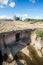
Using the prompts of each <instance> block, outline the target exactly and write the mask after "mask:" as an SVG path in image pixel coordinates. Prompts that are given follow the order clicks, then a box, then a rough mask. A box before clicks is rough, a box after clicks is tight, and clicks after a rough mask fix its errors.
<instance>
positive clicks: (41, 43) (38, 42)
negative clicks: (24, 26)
mask: <svg viewBox="0 0 43 65" xmlns="http://www.w3.org/2000/svg"><path fill="white" fill-rule="evenodd" d="M31 45H33V46H34V47H35V49H36V51H37V53H38V55H39V56H40V57H42V56H43V40H42V39H41V37H37V36H36V34H35V33H33V34H32V35H31Z"/></svg>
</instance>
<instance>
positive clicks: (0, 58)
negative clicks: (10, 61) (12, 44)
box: [0, 51, 3, 65]
mask: <svg viewBox="0 0 43 65" xmlns="http://www.w3.org/2000/svg"><path fill="white" fill-rule="evenodd" d="M2 62H3V56H2V52H1V51H0V65H2Z"/></svg>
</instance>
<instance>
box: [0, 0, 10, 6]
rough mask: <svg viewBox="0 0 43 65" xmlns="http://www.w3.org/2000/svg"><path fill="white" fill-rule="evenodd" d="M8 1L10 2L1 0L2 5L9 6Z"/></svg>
mask: <svg viewBox="0 0 43 65" xmlns="http://www.w3.org/2000/svg"><path fill="white" fill-rule="evenodd" d="M8 1H9V0H0V4H5V5H7V4H8Z"/></svg>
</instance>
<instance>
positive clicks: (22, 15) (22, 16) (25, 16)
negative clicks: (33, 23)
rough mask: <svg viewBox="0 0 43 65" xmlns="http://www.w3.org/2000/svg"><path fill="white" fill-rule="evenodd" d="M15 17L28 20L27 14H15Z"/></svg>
mask: <svg viewBox="0 0 43 65" xmlns="http://www.w3.org/2000/svg"><path fill="white" fill-rule="evenodd" d="M16 16H18V17H21V18H22V19H25V18H28V17H29V16H28V14H16Z"/></svg>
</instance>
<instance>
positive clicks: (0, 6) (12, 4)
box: [0, 0, 15, 8]
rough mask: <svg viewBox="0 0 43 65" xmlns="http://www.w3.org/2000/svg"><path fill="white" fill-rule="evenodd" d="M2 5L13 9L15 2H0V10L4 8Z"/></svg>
mask: <svg viewBox="0 0 43 65" xmlns="http://www.w3.org/2000/svg"><path fill="white" fill-rule="evenodd" d="M8 2H9V3H8ZM4 5H5V6H6V5H7V6H10V7H12V8H13V7H14V6H15V2H14V1H12V0H11V1H10V0H0V8H4Z"/></svg>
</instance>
